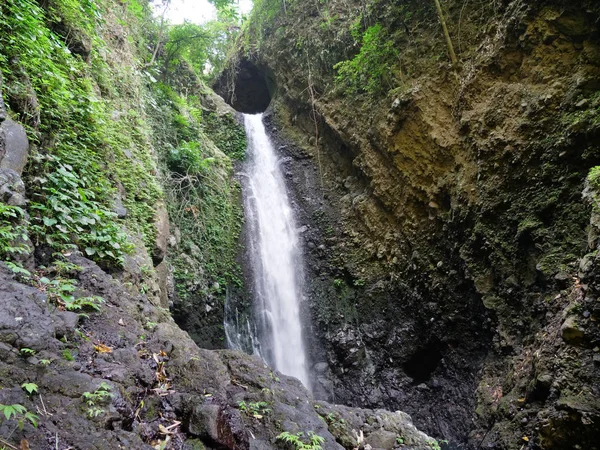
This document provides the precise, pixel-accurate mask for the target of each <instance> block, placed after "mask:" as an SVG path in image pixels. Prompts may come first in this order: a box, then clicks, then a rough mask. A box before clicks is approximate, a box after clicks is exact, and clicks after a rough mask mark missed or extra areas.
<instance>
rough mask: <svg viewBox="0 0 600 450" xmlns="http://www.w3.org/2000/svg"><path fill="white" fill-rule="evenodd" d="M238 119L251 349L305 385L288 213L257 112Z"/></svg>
mask: <svg viewBox="0 0 600 450" xmlns="http://www.w3.org/2000/svg"><path fill="white" fill-rule="evenodd" d="M244 122H245V127H246V134H247V137H248V152H249V163H248V166H247V171H248V172H247V175H248V181H247V183H246V192H245V193H244V208H245V214H246V223H247V226H248V239H247V241H248V242H247V246H248V250H249V254H250V260H251V261H250V262H251V264H252V267H251V271H252V273H253V278H254V290H253V292H254V297H255V298H254V306H255V308H256V311H255V312H256V323H255V326H256V329H257V334H258V339H256V340H253V343H252V346H253V351H254V352H255V353H257V354H259V355H260V356H262V357H263V358H264V359H265V360H266V361H267V362H268V363H270V364H271V365H273V366H274V367H275V368H276V369H277V370H279V371H280V372H282V373H284V374H286V375H291V376H294V377H296V378H298V379H299V380H300V381H302V383H303V384H304V385H305V386H306V387H310V386H309V377H308V371H307V367H306V353H305V349H304V344H303V340H302V326H301V323H300V300H301V299H302V278H303V277H302V273H303V269H302V257H301V252H300V249H299V245H298V235H297V231H296V224H295V221H294V214H293V211H292V208H291V206H290V201H289V198H288V195H287V191H286V187H285V183H284V179H283V174H282V173H281V168H280V164H279V163H280V161H279V158H278V157H277V155H276V153H275V149H274V148H273V145H272V143H271V141H270V139H269V137H268V136H267V134H266V131H265V126H264V125H263V122H262V114H257V115H248V114H245V115H244Z"/></svg>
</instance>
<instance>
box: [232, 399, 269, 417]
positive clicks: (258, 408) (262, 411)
mask: <svg viewBox="0 0 600 450" xmlns="http://www.w3.org/2000/svg"><path fill="white" fill-rule="evenodd" d="M238 407H239V408H240V411H242V412H244V413H246V414H248V415H249V416H252V417H254V418H256V419H262V418H263V416H264V415H266V414H269V413H270V412H271V408H269V404H268V403H267V402H249V403H246V402H245V401H240V402H239V403H238Z"/></svg>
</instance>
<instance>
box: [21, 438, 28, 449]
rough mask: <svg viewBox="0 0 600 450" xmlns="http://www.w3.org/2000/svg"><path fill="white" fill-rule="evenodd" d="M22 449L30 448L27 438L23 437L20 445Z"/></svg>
mask: <svg viewBox="0 0 600 450" xmlns="http://www.w3.org/2000/svg"><path fill="white" fill-rule="evenodd" d="M19 449H20V450H29V442H27V439H21V444H20V445H19Z"/></svg>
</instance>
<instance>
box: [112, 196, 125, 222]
mask: <svg viewBox="0 0 600 450" xmlns="http://www.w3.org/2000/svg"><path fill="white" fill-rule="evenodd" d="M113 212H114V213H115V214H116V215H117V217H118V218H119V219H124V218H125V217H127V208H125V206H124V205H123V200H122V199H121V196H118V197H116V198H115V201H114V206H113Z"/></svg>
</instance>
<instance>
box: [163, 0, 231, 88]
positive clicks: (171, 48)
mask: <svg viewBox="0 0 600 450" xmlns="http://www.w3.org/2000/svg"><path fill="white" fill-rule="evenodd" d="M221 3H223V2H221ZM217 16H218V20H212V21H209V22H206V23H204V24H201V25H199V24H194V23H191V22H187V21H186V22H184V23H183V24H179V25H172V26H169V28H168V30H167V37H166V39H165V42H164V45H163V51H162V52H161V57H160V63H161V70H162V73H163V80H165V81H166V80H170V79H172V78H174V76H176V75H177V74H176V72H177V71H178V70H179V68H180V67H181V66H182V65H186V66H187V67H189V68H191V69H192V70H193V71H194V73H195V75H196V76H197V77H199V78H201V79H206V80H210V79H212V77H213V76H214V75H216V74H218V73H219V72H220V71H221V69H222V67H223V65H224V63H225V59H226V57H227V51H228V49H229V48H230V47H231V45H232V43H233V41H234V40H235V38H236V37H237V35H238V33H239V26H240V23H239V20H240V18H239V16H238V14H237V9H236V8H235V7H234V6H233V5H231V4H229V5H225V4H223V5H220V7H219V9H218V11H217Z"/></svg>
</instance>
